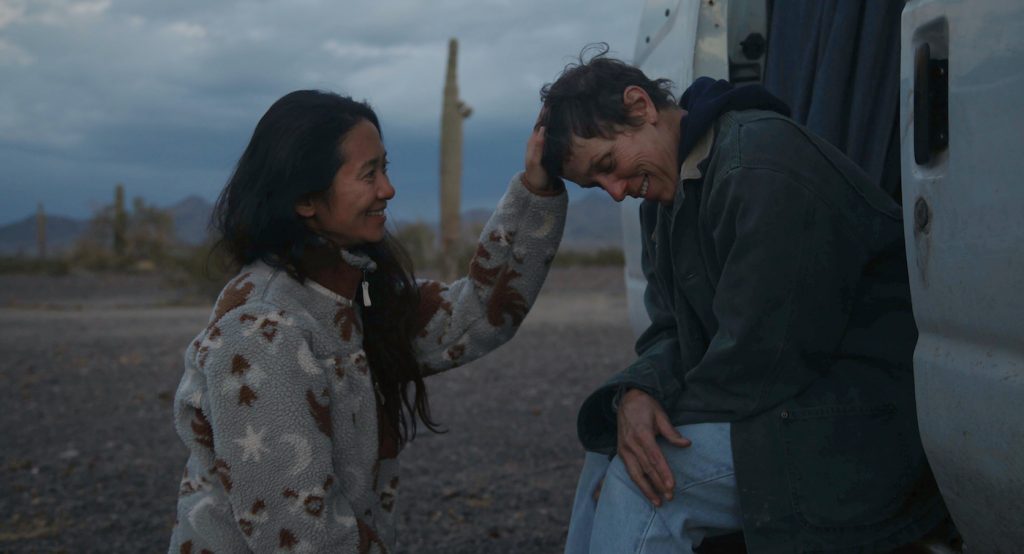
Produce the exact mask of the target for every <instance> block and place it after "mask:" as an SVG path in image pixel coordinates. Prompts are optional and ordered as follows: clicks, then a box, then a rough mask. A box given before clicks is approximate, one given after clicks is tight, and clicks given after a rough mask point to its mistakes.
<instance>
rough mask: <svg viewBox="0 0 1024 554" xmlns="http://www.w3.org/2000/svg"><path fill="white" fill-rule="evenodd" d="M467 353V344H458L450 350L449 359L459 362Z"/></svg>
mask: <svg viewBox="0 0 1024 554" xmlns="http://www.w3.org/2000/svg"><path fill="white" fill-rule="evenodd" d="M465 353H466V345H465V344H456V345H455V346H453V347H451V348H449V349H448V357H449V358H451V360H452V361H456V360H458V359H459V358H461V357H462V355H463V354H465Z"/></svg>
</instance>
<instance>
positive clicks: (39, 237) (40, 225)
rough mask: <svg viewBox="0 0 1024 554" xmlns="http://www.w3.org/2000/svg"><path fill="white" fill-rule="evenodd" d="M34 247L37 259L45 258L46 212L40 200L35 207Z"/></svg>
mask: <svg viewBox="0 0 1024 554" xmlns="http://www.w3.org/2000/svg"><path fill="white" fill-rule="evenodd" d="M36 249H37V252H38V255H39V259H41V260H42V259H46V212H44V211H43V203H42V202H40V203H39V206H38V208H37V209H36Z"/></svg>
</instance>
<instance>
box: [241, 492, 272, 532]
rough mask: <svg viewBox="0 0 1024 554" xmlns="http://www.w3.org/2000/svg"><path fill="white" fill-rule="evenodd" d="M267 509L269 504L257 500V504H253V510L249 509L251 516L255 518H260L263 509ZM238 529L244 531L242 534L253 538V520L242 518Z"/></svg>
mask: <svg viewBox="0 0 1024 554" xmlns="http://www.w3.org/2000/svg"><path fill="white" fill-rule="evenodd" d="M266 507H267V504H266V503H265V502H263V501H262V500H260V499H258V498H257V499H256V502H253V503H252V508H249V514H251V515H252V516H253V517H258V516H259V515H260V512H262V511H263V509H264V508H266ZM238 527H239V529H241V530H242V533H244V534H245V536H247V537H251V536H252V532H253V523H252V521H251V520H249V519H247V518H244V517H243V518H240V519H239V520H238Z"/></svg>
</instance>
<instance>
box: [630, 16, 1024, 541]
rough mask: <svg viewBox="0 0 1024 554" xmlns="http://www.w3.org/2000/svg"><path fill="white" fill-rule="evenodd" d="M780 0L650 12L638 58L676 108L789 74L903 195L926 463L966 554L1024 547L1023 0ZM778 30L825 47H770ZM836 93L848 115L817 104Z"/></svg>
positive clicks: (635, 286) (634, 261)
mask: <svg viewBox="0 0 1024 554" xmlns="http://www.w3.org/2000/svg"><path fill="white" fill-rule="evenodd" d="M774 4H778V5H781V4H782V3H781V2H780V3H776V2H772V1H771V0H647V2H646V6H645V7H644V13H643V16H642V18H641V24H640V32H639V35H638V37H637V44H636V51H635V55H634V60H633V62H634V64H635V65H637V66H639V67H640V68H641V69H642V70H643V71H644V73H645V74H647V76H648V77H651V78H668V79H671V80H672V82H673V83H675V85H676V89H675V90H674V92H675V93H676V95H677V96H678V94H679V93H681V92H682V88H685V85H687V84H689V83H690V82H692V81H693V79H694V78H695V77H697V76H702V75H706V76H710V77H714V78H719V79H728V80H731V81H733V82H734V83H737V84H742V83H761V82H764V84H765V86H766V87H768V88H769V90H771V91H772V92H775V93H777V94H778V92H779V91H778V90H776V89H773V85H772V79H773V73H772V72H773V68H785V70H787V71H789V74H787V75H786V77H785V79H784V80H782V81H780V80H779V79H778V75H777V74H776V75H774V77H775V81H774V83H775V86H776V87H790V90H788V91H785V92H786V93H787V94H789V96H790V98H787V97H786V94H780V96H782V97H783V99H784V100H787V101H789V102H792V101H793V100H794V99H796V101H797V102H798V103H801V104H802V105H801V106H800V109H797V110H794V118H795V119H797V120H799V121H801V122H802V123H804V124H806V125H808V127H810V128H811V129H812V130H814V131H816V132H818V133H819V134H822V135H823V136H825V138H827V139H829V140H833V138H832V137H830V136H828V134H829V132H834V131H836V129H839V134H838V135H837V136H838V142H840V143H844V142H845V144H837V146H839V147H840V148H844V150H846V151H847V152H848V154H849V153H850V152H851V151H856V154H857V155H855V156H851V157H853V158H854V159H855V161H858V163H861V164H862V167H865V169H867V170H868V173H869V174H873V176H875V177H876V178H877V179H879V180H880V182H882V183H883V188H886V190H889V191H890V192H892V193H893V194H894V195H895V196H896V197H897V199H901V200H902V205H903V214H904V229H905V235H906V243H907V264H908V267H909V270H910V284H911V292H912V298H913V305H914V316H915V318H916V320H917V325H918V328H919V331H920V338H919V340H918V344H917V348H916V350H915V353H914V371H915V380H916V391H917V407H918V415H919V423H920V431H921V439H922V442H923V444H924V448H925V451H926V453H927V455H928V460H929V462H930V463H931V466H932V469H933V470H934V473H935V477H936V479H937V481H938V483H939V487H940V489H941V491H942V495H943V497H944V498H945V500H946V504H947V506H948V507H949V510H950V512H951V514H952V516H953V520H954V522H955V524H956V526H957V528H958V530H959V531H960V534H961V535H962V537H963V551H965V552H971V553H979V554H980V553H984V554H987V553H1000V552H1004V553H1010V552H1024V63H1022V60H1024V3H1022V2H1020V1H1019V0H985V1H984V2H963V1H957V0H913V1H910V2H908V3H906V5H905V7H904V6H903V2H900V1H898V0H897V1H887V2H841V1H837V0H815V1H813V2H811V1H808V2H803V3H791V4H790V5H789V6H787V8H786V9H789V10H790V13H788V14H783V13H781V12H780V11H776V12H775V13H773V11H772V7H773V5H774ZM795 4H799V7H798V8H796V9H793V5H795ZM901 8H902V14H900V13H899V10H900V9H901ZM893 9H895V10H896V13H895V15H892V14H886V13H882V12H883V11H884V10H893ZM794 11H795V12H799V13H794ZM872 18H873V19H872ZM783 25H789V26H791V27H790V28H789V29H788V31H790V32H789V36H792V35H793V31H794V27H792V26H798V27H797V28H795V29H796V32H797V33H803V34H804V35H806V36H805V38H806V37H811V41H812V43H813V44H814V45H815V47H816V48H818V49H819V50H818V51H817V52H809V51H808V50H807V49H799V48H793V47H791V44H787V43H786V42H785V41H782V40H781V39H778V37H781V36H786V34H785V33H782V32H781V26H783ZM776 26H778V28H775V29H774V30H775V31H776V34H775V35H774V36H775V37H776V41H775V42H773V33H772V32H773V27H776ZM830 33H832V35H830ZM835 33H840V34H842V33H847V34H848V35H849V37H847V38H846V39H843V38H842V37H840V38H838V39H836V35H835ZM851 37H852V38H851ZM833 39H834V40H833ZM843 40H846V41H847V42H846V43H843V42H842V41H843ZM836 42H838V43H837V44H832V43H836ZM844 44H845V45H846V46H845V47H844ZM830 48H831V50H830ZM829 56H833V57H832V58H829ZM836 56H839V57H838V58H837V57H836ZM890 57H891V58H892V59H891V60H890V59H889V58H890ZM844 59H845V61H844ZM897 60H898V69H896V66H895V64H896V63H897ZM889 62H891V63H892V64H894V65H893V69H892V72H891V73H892V75H891V78H890V77H886V75H885V71H884V68H885V64H886V63H889ZM844 63H845V66H844V65H843V64H844ZM780 70H781V69H780ZM815 72H817V73H815ZM829 72H831V73H829ZM837 72H838V73H837ZM844 72H845V73H844ZM831 77H834V78H831ZM830 78H831V80H830ZM836 83H840V84H841V86H839V85H837V84H836ZM794 86H795V87H798V88H799V90H797V91H796V92H795V93H794V91H793V90H792V87H794ZM828 87H833V88H834V90H828ZM843 87H845V88H843ZM897 91H898V92H897ZM835 94H840V95H843V98H844V100H843V102H839V103H838V104H839V105H838V106H835V105H830V104H829V103H828V102H821V103H819V104H818V105H817V106H815V105H813V104H814V102H813V99H814V98H816V97H819V98H820V97H824V98H829V97H830V96H829V95H835ZM832 98H834V96H833V97H832ZM809 99H810V100H809ZM890 103H891V104H892V105H891V106H890V105H889V104H890ZM833 104H835V103H833ZM808 106H810V107H808ZM791 107H792V103H791ZM830 110H831V112H830ZM823 121H824V122H828V121H833V122H834V121H839V122H840V123H841V124H839V125H833V126H831V127H830V126H829V125H828V124H827V123H822V122H823ZM816 124H821V125H820V126H822V127H824V129H822V128H816V126H815V125H816ZM843 132H845V133H846V134H845V135H843V134H842V133H843ZM890 137H891V140H890ZM857 156H860V157H861V159H858V157H857ZM869 166H870V167H869ZM638 211H639V201H637V200H633V199H626V200H625V201H623V203H622V220H623V234H624V237H623V241H624V251H625V253H626V286H627V293H628V299H629V312H630V322H631V324H632V326H633V329H634V331H635V332H636V333H637V334H639V333H640V332H642V331H643V329H644V328H645V327H646V326H647V323H648V319H647V314H646V313H645V311H644V304H643V290H644V287H645V284H646V283H645V280H644V277H643V273H642V272H641V269H640V224H639V218H638V216H637V214H638Z"/></svg>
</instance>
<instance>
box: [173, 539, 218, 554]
mask: <svg viewBox="0 0 1024 554" xmlns="http://www.w3.org/2000/svg"><path fill="white" fill-rule="evenodd" d="M178 551H179V552H180V553H181V554H192V541H188V542H186V543H182V545H181V549H179V550H178ZM199 554H213V552H212V551H210V550H207V549H205V548H204V549H202V550H200V551H199Z"/></svg>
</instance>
